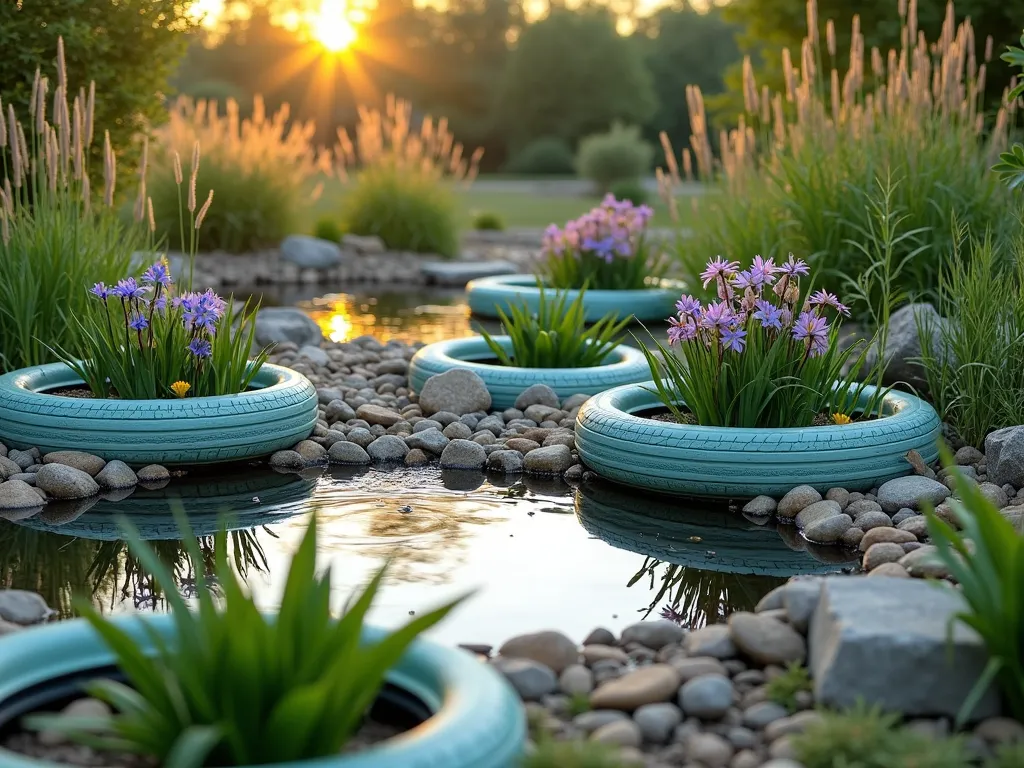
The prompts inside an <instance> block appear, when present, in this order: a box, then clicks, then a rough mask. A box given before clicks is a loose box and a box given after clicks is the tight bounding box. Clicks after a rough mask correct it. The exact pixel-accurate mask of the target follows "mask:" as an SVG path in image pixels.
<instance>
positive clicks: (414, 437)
mask: <svg viewBox="0 0 1024 768" xmlns="http://www.w3.org/2000/svg"><path fill="white" fill-rule="evenodd" d="M421 423H422V422H421ZM416 426H419V424H417V425H416ZM449 442H450V441H449V440H448V438H447V437H445V436H444V435H442V434H441V433H440V432H439V431H438V429H437V427H431V428H430V429H424V430H421V431H419V432H413V433H412V434H411V435H409V436H408V437H407V438H405V444H406V445H408V446H409V447H410V448H419V449H420V450H422V451H426V452H427V453H430V454H433V455H434V456H440V455H441V452H442V451H444V449H445V448H446V447H447V446H448V443H449ZM474 445H475V443H474Z"/></svg>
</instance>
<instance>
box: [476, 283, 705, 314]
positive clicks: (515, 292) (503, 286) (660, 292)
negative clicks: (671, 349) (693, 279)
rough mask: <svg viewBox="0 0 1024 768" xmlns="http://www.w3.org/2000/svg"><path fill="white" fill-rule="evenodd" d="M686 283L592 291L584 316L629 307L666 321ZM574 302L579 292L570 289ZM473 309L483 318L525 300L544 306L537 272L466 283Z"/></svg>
mask: <svg viewBox="0 0 1024 768" xmlns="http://www.w3.org/2000/svg"><path fill="white" fill-rule="evenodd" d="M685 288H686V286H685V285H684V284H683V283H681V282H679V281H676V280H661V281H659V283H658V284H657V285H656V286H653V287H651V288H648V289H646V290H634V291H596V290H589V291H587V293H586V295H585V296H584V297H583V310H584V317H585V319H586V321H587V322H588V323H595V322H597V321H598V320H600V319H601V318H602V317H604V316H605V315H607V314H609V313H610V312H622V311H623V310H627V311H629V312H631V313H632V314H633V317H634V319H636V320H638V321H640V322H649V321H653V320H664V319H665V318H666V317H668V316H669V315H671V314H673V311H674V308H675V303H676V302H677V301H678V300H679V296H680V295H681V294H682V293H683V292H684V290H685ZM567 294H568V300H569V301H573V300H574V299H575V298H576V296H577V294H578V291H568V292H567ZM466 297H467V301H468V303H469V309H470V311H471V312H472V313H473V314H474V315H479V316H480V317H490V318H496V317H498V309H501V310H502V311H504V312H505V313H508V308H509V306H510V305H513V304H522V303H523V302H524V301H525V302H526V304H527V306H528V307H529V308H530V311H531V312H534V313H536V312H537V308H538V306H539V305H540V290H539V289H538V288H537V278H536V277H534V276H533V275H496V276H494V277H481V278H478V279H476V280H470V281H469V283H468V284H467V285H466Z"/></svg>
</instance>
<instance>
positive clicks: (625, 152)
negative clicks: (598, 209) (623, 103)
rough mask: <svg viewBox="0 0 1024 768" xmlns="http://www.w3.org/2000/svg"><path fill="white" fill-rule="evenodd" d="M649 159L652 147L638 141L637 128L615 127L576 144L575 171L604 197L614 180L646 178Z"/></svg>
mask: <svg viewBox="0 0 1024 768" xmlns="http://www.w3.org/2000/svg"><path fill="white" fill-rule="evenodd" d="M653 158H654V147H652V146H651V145H650V144H648V143H647V142H646V141H644V140H643V139H642V138H640V128H639V127H637V126H628V127H627V126H623V125H621V124H615V125H613V126H612V128H611V130H610V131H608V132H607V133H597V134H594V135H592V136H587V137H586V138H585V139H583V141H581V142H580V148H579V152H578V153H577V155H576V170H577V171H578V172H579V174H580V176H582V177H583V178H585V179H588V180H589V181H592V182H594V185H595V186H596V187H597V190H598V192H600V193H601V194H604V193H605V192H607V191H608V190H609V189H610V188H611V185H612V184H614V183H615V182H617V181H633V180H636V179H639V178H641V177H642V176H646V175H647V172H648V171H649V170H650V168H651V160H652V159H653Z"/></svg>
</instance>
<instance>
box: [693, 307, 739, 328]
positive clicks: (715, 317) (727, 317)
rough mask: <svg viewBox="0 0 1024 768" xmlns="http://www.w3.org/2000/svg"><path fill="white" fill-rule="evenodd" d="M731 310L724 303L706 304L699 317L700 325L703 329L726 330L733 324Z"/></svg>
mask: <svg viewBox="0 0 1024 768" xmlns="http://www.w3.org/2000/svg"><path fill="white" fill-rule="evenodd" d="M735 320H736V318H735V316H734V315H733V312H732V308H731V307H730V306H729V305H728V304H727V303H726V302H724V301H716V302H714V303H712V304H708V306H707V309H705V310H704V314H703V315H701V319H700V324H701V325H703V326H704V327H705V328H726V327H728V326H730V325H732V324H733V322H735Z"/></svg>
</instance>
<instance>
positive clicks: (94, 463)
mask: <svg viewBox="0 0 1024 768" xmlns="http://www.w3.org/2000/svg"><path fill="white" fill-rule="evenodd" d="M106 463H107V462H106V461H104V460H103V459H101V458H100V457H99V456H93V455H92V454H91V453H85V452H83V451H53V452H51V453H48V454H46V455H45V456H43V464H64V465H65V466H68V467H74V468H75V469H78V470H81V471H82V472H85V473H86V474H87V475H89V476H91V477H96V475H98V474H99V472H100V470H101V469H103V467H104V465H105V464H106Z"/></svg>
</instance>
